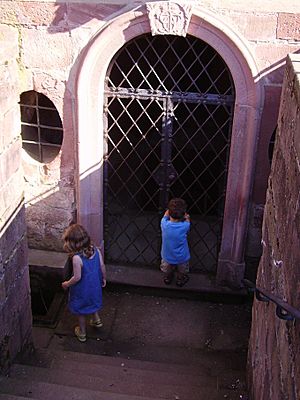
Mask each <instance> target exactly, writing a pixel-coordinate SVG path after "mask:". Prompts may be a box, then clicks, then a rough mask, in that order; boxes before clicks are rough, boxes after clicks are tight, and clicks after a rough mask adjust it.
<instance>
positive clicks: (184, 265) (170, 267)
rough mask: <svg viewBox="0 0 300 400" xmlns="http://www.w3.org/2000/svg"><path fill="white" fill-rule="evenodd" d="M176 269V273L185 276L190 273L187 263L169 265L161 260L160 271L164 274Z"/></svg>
mask: <svg viewBox="0 0 300 400" xmlns="http://www.w3.org/2000/svg"><path fill="white" fill-rule="evenodd" d="M176 268H177V271H178V272H180V273H181V274H187V273H189V271H190V266H189V262H188V261H187V262H185V263H181V264H169V263H168V262H167V261H165V260H161V263H160V269H161V271H162V272H164V273H165V274H168V273H170V272H171V271H172V270H175V269H176Z"/></svg>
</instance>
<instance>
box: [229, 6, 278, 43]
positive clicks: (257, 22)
mask: <svg viewBox="0 0 300 400" xmlns="http://www.w3.org/2000/svg"><path fill="white" fill-rule="evenodd" d="M225 18H226V20H227V21H228V22H229V23H230V25H231V26H233V27H235V28H236V29H237V30H238V31H239V32H241V33H242V35H243V36H244V37H245V38H246V39H247V40H261V41H270V42H271V41H273V40H274V39H275V38H276V28H277V16H276V15H275V14H263V13H255V14H252V13H245V12H244V13H238V12H235V13H234V12H230V13H228V15H226V14H225Z"/></svg>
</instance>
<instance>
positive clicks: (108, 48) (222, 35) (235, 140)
mask: <svg viewBox="0 0 300 400" xmlns="http://www.w3.org/2000/svg"><path fill="white" fill-rule="evenodd" d="M148 32H150V24H149V18H148V14H147V11H146V7H145V6H140V7H139V8H138V9H135V10H131V11H129V12H127V13H124V14H122V15H120V16H118V17H116V18H115V19H114V20H112V21H110V22H109V23H108V24H107V25H106V26H105V27H104V28H103V29H102V30H101V31H100V32H98V33H97V34H96V35H95V36H94V38H93V39H92V40H91V41H90V43H89V44H88V45H87V47H86V49H85V51H84V52H83V54H82V57H81V60H80V65H79V69H78V74H77V93H76V99H75V101H76V121H77V135H78V177H79V178H78V186H77V199H78V218H79V221H81V223H83V224H84V225H85V226H87V228H88V229H89V231H90V232H91V234H92V235H93V237H94V238H95V240H96V241H97V243H98V244H99V245H101V244H102V242H103V228H102V227H103V204H102V197H103V193H102V177H103V176H102V157H103V118H102V115H101V110H103V97H104V96H103V92H104V79H105V73H106V70H107V68H108V65H109V63H110V61H111V59H112V57H113V56H114V54H115V53H116V52H117V51H118V50H119V49H120V48H121V47H122V46H123V45H124V44H125V43H126V42H127V41H129V40H131V39H132V38H134V37H136V36H139V35H141V34H143V33H148ZM187 32H188V33H189V34H190V35H193V36H195V37H197V38H199V39H201V40H203V41H205V42H207V43H208V44H209V45H210V46H212V47H213V48H214V49H215V50H216V51H217V52H218V53H219V54H220V56H221V57H222V58H223V60H224V61H225V63H226V64H227V66H228V68H229V70H230V72H231V75H232V78H233V81H234V85H235V90H236V102H235V109H234V120H233V126H232V139H231V155H230V160H229V171H228V179H227V193H226V200H225V211H224V219H223V232H222V243H221V249H220V253H219V257H218V271H217V277H218V281H219V282H220V283H226V284H230V285H232V286H239V285H240V281H241V279H242V278H243V276H244V246H245V238H246V233H247V218H248V207H249V201H250V195H251V186H252V180H253V175H254V166H255V153H256V143H257V136H258V132H259V121H260V114H261V104H262V100H263V98H262V97H263V96H262V90H261V87H260V83H259V74H258V70H257V68H256V65H255V61H254V59H253V57H252V55H251V52H250V51H249V49H248V48H247V46H246V44H245V42H243V40H242V39H241V37H240V35H238V34H237V33H236V32H234V31H233V30H232V29H231V28H230V27H229V26H227V25H226V24H225V23H224V21H221V20H219V19H218V18H217V17H216V16H215V15H212V14H211V13H209V12H206V11H204V10H200V9H198V8H195V9H194V10H193V14H192V17H191V21H190V24H189V26H188V30H187Z"/></svg>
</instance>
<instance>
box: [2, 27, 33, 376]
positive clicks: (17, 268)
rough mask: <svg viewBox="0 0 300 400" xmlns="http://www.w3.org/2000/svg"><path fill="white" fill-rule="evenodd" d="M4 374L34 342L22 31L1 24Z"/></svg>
mask: <svg viewBox="0 0 300 400" xmlns="http://www.w3.org/2000/svg"><path fill="white" fill-rule="evenodd" d="M0 38H1V48H0V71H1V73H0V121H1V123H0V127H1V128H0V129H1V131H0V373H1V372H4V371H5V370H6V369H7V368H8V366H9V364H10V362H11V361H12V360H13V359H14V357H15V356H16V354H17V353H18V352H19V351H20V350H21V349H22V348H24V346H26V345H27V344H29V343H30V342H31V325H32V317H31V299H30V285H29V273H28V257H27V240H26V224H25V208H24V179H23V171H22V168H21V149H22V143H21V137H20V110H19V105H18V101H19V77H20V75H19V66H18V59H19V44H18V40H19V35H18V30H17V29H16V28H14V27H11V26H8V25H2V24H0Z"/></svg>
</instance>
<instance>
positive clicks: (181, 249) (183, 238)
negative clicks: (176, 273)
mask: <svg viewBox="0 0 300 400" xmlns="http://www.w3.org/2000/svg"><path fill="white" fill-rule="evenodd" d="M160 225H161V231H162V247H161V258H162V259H163V260H164V261H166V262H167V263H169V264H182V263H186V262H187V261H189V259H190V251H189V246H188V241H187V234H188V232H189V230H190V225H191V224H190V222H189V221H180V222H171V221H170V218H169V217H165V216H164V217H163V218H162V220H161V224H160Z"/></svg>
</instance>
